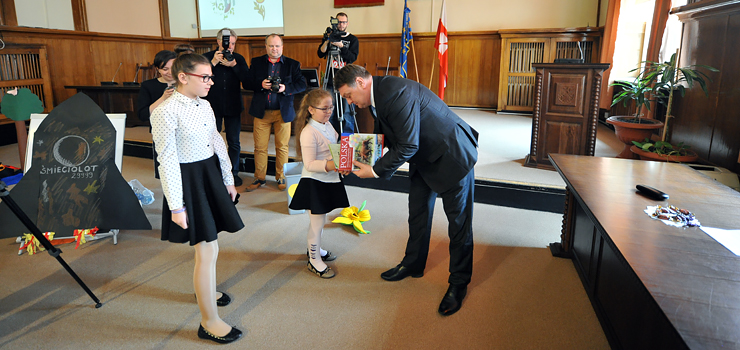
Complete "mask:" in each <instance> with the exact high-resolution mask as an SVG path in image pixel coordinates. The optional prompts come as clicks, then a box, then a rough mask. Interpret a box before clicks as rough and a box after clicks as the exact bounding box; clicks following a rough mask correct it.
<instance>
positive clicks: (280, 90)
mask: <svg viewBox="0 0 740 350" xmlns="http://www.w3.org/2000/svg"><path fill="white" fill-rule="evenodd" d="M279 86H280V88H278V93H281V92H285V85H283V84H280V85H279Z"/></svg>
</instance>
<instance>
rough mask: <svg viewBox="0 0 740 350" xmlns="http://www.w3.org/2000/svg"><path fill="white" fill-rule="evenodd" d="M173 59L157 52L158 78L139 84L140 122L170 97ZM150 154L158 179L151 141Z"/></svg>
mask: <svg viewBox="0 0 740 350" xmlns="http://www.w3.org/2000/svg"><path fill="white" fill-rule="evenodd" d="M175 58H177V54H175V53H174V52H173V51H169V50H162V51H159V52H157V54H156V55H155V56H154V66H155V67H157V72H158V73H159V77H158V78H154V79H149V80H147V81H145V82H143V83H141V89H140V90H139V97H138V99H137V100H136V108H137V113H138V116H139V119H140V120H142V121H147V122H148V121H149V115H150V114H151V113H152V111H153V110H154V109H155V108H157V106H159V104H160V103H162V102H164V100H166V99H167V98H169V97H170V96H171V95H172V91H174V89H168V87H172V88H174V87H175V78H174V77H173V76H172V71H171V69H172V62H174V61H175ZM149 132H152V127H151V126H150V127H149ZM152 152H153V154H154V177H155V178H157V179H159V170H158V168H159V162H158V161H157V151H156V150H155V148H154V142H153V141H152Z"/></svg>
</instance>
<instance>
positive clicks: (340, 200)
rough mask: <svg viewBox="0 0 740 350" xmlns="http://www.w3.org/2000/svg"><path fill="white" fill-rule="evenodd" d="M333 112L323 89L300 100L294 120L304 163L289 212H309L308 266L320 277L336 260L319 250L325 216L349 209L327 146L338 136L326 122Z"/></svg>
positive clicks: (328, 273)
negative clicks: (334, 211)
mask: <svg viewBox="0 0 740 350" xmlns="http://www.w3.org/2000/svg"><path fill="white" fill-rule="evenodd" d="M333 110H334V101H333V99H332V96H331V93H329V92H328V91H326V90H323V89H313V90H311V91H309V92H308V93H306V95H305V96H304V97H303V100H302V101H301V107H300V109H299V110H298V116H297V119H296V120H297V123H298V125H300V126H301V133H300V137H299V138H298V139H297V140H296V146H297V147H296V148H297V153H298V157H299V158H302V160H303V172H302V173H301V181H300V182H299V183H298V187H297V188H296V190H295V193H294V194H293V199H292V200H291V202H290V209H293V210H301V209H306V210H308V211H309V212H308V214H309V215H308V216H309V225H308V264H307V266H308V270H309V271H311V272H313V273H315V274H316V275H318V276H319V277H321V278H332V277H334V271H333V270H332V269H331V268H330V267H329V266H327V265H326V263H325V261H333V260H334V259H336V258H337V257H336V255H334V254H332V253H331V252H330V251H327V250H324V249H321V234H322V233H323V232H324V225H325V224H326V214H327V213H329V212H330V211H332V210H334V209H336V208H345V207H348V206H349V200H348V199H347V192H346V191H345V189H344V183H343V182H342V179H341V178H340V177H339V173H338V172H337V170H336V168H335V167H334V161H333V160H332V156H331V151H330V150H329V144H332V143H337V137H338V136H339V135H338V134H337V132H336V131H335V130H334V128H333V127H332V126H331V123H329V118H330V117H331V113H332V111H333Z"/></svg>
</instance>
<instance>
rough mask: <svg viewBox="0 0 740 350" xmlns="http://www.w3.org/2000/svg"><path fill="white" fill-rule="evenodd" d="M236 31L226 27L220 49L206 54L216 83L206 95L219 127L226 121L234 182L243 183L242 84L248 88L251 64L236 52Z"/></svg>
mask: <svg viewBox="0 0 740 350" xmlns="http://www.w3.org/2000/svg"><path fill="white" fill-rule="evenodd" d="M236 39H237V38H236V32H235V31H233V30H231V29H229V28H224V29H221V30H219V31H218V34H217V36H216V42H218V49H217V50H213V51H210V52H206V53H205V54H204V55H203V56H205V57H206V58H207V59H208V60H209V61H211V70H212V71H213V75H214V76H215V78H213V86H211V90H210V91H209V92H208V96H206V98H205V99H206V100H208V102H210V103H211V107H212V108H213V114H214V115H215V116H216V129H217V130H218V131H219V132H221V125H222V123H221V121H222V120H223V125H224V131H225V132H226V143H228V145H229V159H230V160H231V165H232V168H233V169H232V173H233V174H234V183H235V185H236V186H241V184H242V179H241V178H240V177H239V175H238V174H239V153H241V145H240V144H239V133H241V129H242V122H241V114H242V111H243V110H244V104H243V103H242V92H241V87H242V86H244V88H245V89H246V81H247V74H248V73H249V66H248V65H247V61H246V60H245V59H244V56H242V55H240V54H238V53H236V52H234V47H235V46H236Z"/></svg>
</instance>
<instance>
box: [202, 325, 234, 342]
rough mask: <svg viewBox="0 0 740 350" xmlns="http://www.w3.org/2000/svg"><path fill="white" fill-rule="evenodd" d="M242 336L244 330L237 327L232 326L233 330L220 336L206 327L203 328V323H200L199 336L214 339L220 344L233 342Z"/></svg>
mask: <svg viewBox="0 0 740 350" xmlns="http://www.w3.org/2000/svg"><path fill="white" fill-rule="evenodd" d="M241 336H242V331H240V330H238V329H236V327H231V331H230V332H229V334H227V335H225V336H223V337H219V336H217V335H214V334H213V333H211V332H209V331H207V330H206V329H205V328H203V325H200V327H198V338H200V339H208V340H212V341H215V342H216V343H219V344H228V343H231V342H233V341H234V340H237V339H239V338H241Z"/></svg>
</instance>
